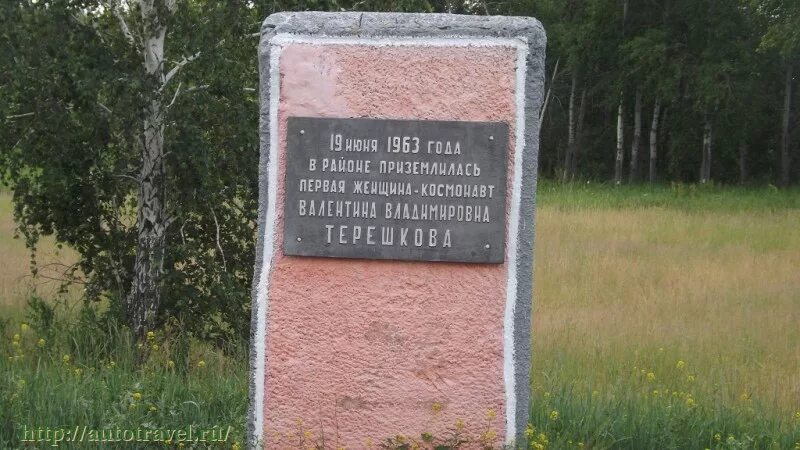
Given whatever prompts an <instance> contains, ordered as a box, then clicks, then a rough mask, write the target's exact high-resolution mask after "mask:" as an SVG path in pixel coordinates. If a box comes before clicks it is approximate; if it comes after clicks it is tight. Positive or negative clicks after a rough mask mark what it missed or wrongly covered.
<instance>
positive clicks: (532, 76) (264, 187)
mask: <svg viewBox="0 0 800 450" xmlns="http://www.w3.org/2000/svg"><path fill="white" fill-rule="evenodd" d="M279 33H287V34H295V35H308V36H319V37H325V36H327V37H393V36H396V37H406V38H408V37H419V38H466V37H470V38H492V37H495V38H523V39H525V40H526V41H527V44H528V59H527V68H526V77H525V111H524V115H525V131H524V135H525V147H524V150H523V154H522V186H521V193H520V205H519V222H518V227H519V230H518V234H517V261H516V269H517V295H516V303H515V305H514V307H515V309H514V354H515V355H531V309H532V306H533V304H532V297H533V242H534V223H535V222H534V220H535V217H534V213H535V210H536V183H537V161H538V156H539V126H540V122H539V111H540V110H541V107H542V102H543V94H544V69H545V68H544V63H545V47H546V43H547V38H546V35H545V31H544V28H543V27H542V25H541V23H540V22H539V21H538V20H536V19H534V18H530V17H506V16H469V15H455V14H402V13H359V12H339V13H327V12H299V13H276V14H272V15H270V16H269V17H267V18H266V20H265V21H264V23H263V26H262V28H261V40H260V43H259V51H258V56H259V74H260V78H261V82H260V98H261V106H260V110H259V135H260V162H259V199H260V200H259V208H258V235H257V243H256V261H255V263H256V264H255V270H254V272H253V291H252V318H251V328H250V342H251V345H250V383H249V384H250V405H249V407H248V424H247V428H248V430H247V433H248V440H249V446H250V448H256V446H257V445H258V443H257V442H256V439H255V436H256V435H257V430H256V427H255V422H256V411H255V409H254V397H255V395H256V392H257V391H256V383H257V382H258V381H259V380H256V377H255V372H256V370H255V368H256V365H257V361H256V355H257V354H258V352H257V351H256V346H257V345H258V342H257V339H256V333H257V329H258V310H259V309H258V298H257V286H258V283H259V277H260V274H261V272H262V268H263V265H264V236H265V231H266V220H267V217H266V211H267V200H268V198H269V197H268V189H269V180H268V179H267V164H268V162H269V146H270V40H271V39H272V38H273V37H274V36H275V35H276V34H279ZM263 344H264V345H266V342H264V343H263ZM514 372H515V379H516V380H527V381H528V382H522V383H520V382H517V383H516V386H515V395H516V427H515V429H516V438H517V442H524V439H525V438H524V432H525V429H526V426H527V424H528V418H529V404H530V381H529V380H530V372H531V358H530V356H528V357H521V358H515V361H514ZM261 382H263V380H261Z"/></svg>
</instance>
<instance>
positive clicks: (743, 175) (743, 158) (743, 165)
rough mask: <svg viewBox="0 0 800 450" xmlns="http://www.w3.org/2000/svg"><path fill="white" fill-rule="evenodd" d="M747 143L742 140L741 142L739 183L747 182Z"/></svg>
mask: <svg viewBox="0 0 800 450" xmlns="http://www.w3.org/2000/svg"><path fill="white" fill-rule="evenodd" d="M747 153H748V148H747V143H745V142H744V141H742V142H741V143H740V144H739V184H745V183H746V182H747Z"/></svg>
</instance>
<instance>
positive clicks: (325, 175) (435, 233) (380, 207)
mask: <svg viewBox="0 0 800 450" xmlns="http://www.w3.org/2000/svg"><path fill="white" fill-rule="evenodd" d="M287 132H288V134H287V159H286V179H285V188H286V202H285V203H284V233H283V237H284V241H283V250H284V253H285V254H286V255H300V256H324V257H338V258H366V259H396V260H421V261H459V262H474V263H502V262H503V260H504V254H505V218H506V213H505V211H506V167H507V165H508V159H507V148H508V126H507V125H506V124H505V123H500V122H455V121H427V120H381V119H330V118H310V117H289V119H288V127H287Z"/></svg>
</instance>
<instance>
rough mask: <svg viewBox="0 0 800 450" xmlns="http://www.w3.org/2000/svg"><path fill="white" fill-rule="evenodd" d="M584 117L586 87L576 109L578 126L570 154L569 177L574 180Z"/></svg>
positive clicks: (581, 141) (581, 140) (581, 143)
mask: <svg viewBox="0 0 800 450" xmlns="http://www.w3.org/2000/svg"><path fill="white" fill-rule="evenodd" d="M585 117H586V87H584V88H583V89H581V106H580V107H578V124H577V125H576V130H575V150H573V152H572V165H571V166H570V174H571V175H570V176H571V177H572V179H575V176H576V175H577V174H578V156H580V154H581V148H582V146H583V122H584V118H585Z"/></svg>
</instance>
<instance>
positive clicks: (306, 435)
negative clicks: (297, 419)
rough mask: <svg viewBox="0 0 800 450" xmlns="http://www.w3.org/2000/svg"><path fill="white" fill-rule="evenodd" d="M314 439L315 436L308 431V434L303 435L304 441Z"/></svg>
mask: <svg viewBox="0 0 800 450" xmlns="http://www.w3.org/2000/svg"><path fill="white" fill-rule="evenodd" d="M313 437H314V434H313V433H311V432H310V431H306V432H304V433H303V438H304V439H308V440H311V439H312V438H313Z"/></svg>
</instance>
